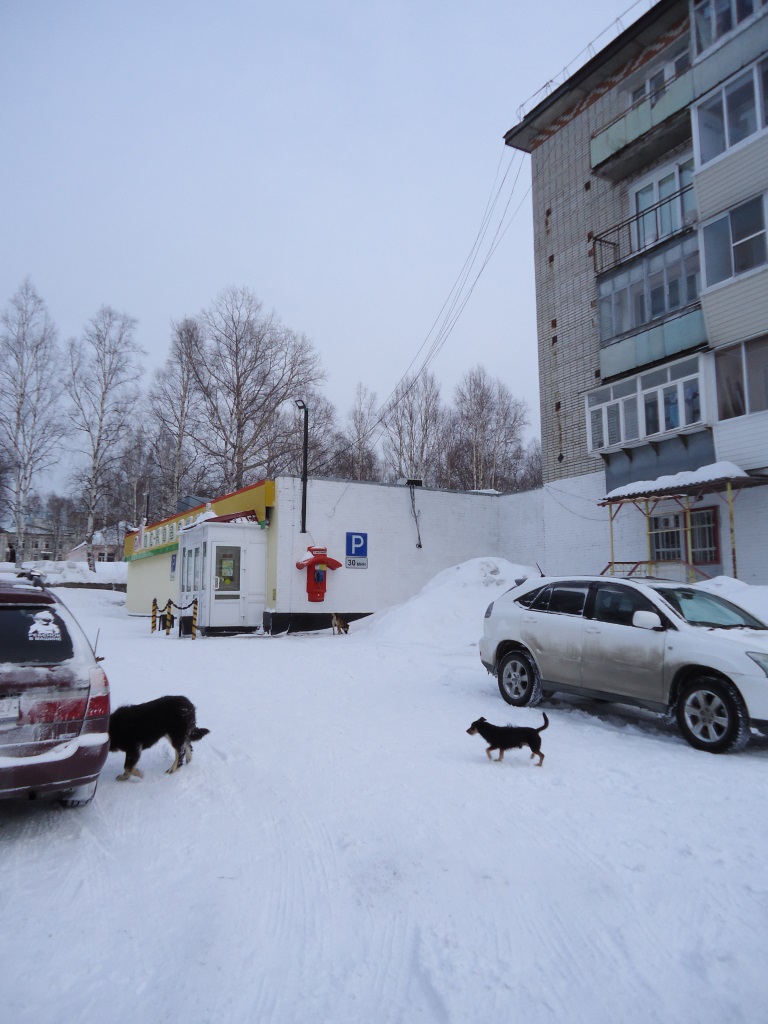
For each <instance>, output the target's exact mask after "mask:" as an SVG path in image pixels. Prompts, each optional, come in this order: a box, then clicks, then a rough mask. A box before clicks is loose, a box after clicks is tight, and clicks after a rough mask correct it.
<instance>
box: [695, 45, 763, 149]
mask: <svg viewBox="0 0 768 1024" xmlns="http://www.w3.org/2000/svg"><path fill="white" fill-rule="evenodd" d="M694 121H695V123H696V125H697V128H698V133H697V134H698V159H699V164H706V163H707V162H708V161H710V160H714V158H715V157H716V156H719V155H720V154H721V153H724V152H725V151H726V149H730V148H731V147H732V146H737V145H738V144H739V143H740V142H743V141H744V140H745V139H748V138H750V137H751V136H752V135H754V134H755V133H756V132H758V131H762V129H764V128H765V127H766V125H768V60H763V61H761V62H760V63H759V64H754V65H753V66H752V67H751V68H750V69H749V70H748V71H745V72H743V73H742V74H740V75H739V76H738V78H735V79H733V81H731V82H729V83H728V84H727V85H725V86H723V88H721V89H718V91H717V92H716V93H715V94H714V95H713V96H709V97H708V98H707V99H706V100H704V102H703V103H700V104H699V106H698V107H697V108H696V114H695V118H694Z"/></svg>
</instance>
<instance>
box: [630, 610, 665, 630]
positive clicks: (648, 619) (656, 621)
mask: <svg viewBox="0 0 768 1024" xmlns="http://www.w3.org/2000/svg"><path fill="white" fill-rule="evenodd" d="M632 625H633V626H637V628H638V629H661V618H660V616H658V615H657V614H656V612H646V611H643V610H642V609H641V610H640V611H637V612H635V614H634V615H633V616H632Z"/></svg>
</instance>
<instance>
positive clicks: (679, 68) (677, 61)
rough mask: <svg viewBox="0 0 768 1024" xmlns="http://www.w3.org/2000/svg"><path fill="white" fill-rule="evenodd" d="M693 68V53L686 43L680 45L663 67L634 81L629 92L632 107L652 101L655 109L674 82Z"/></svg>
mask: <svg viewBox="0 0 768 1024" xmlns="http://www.w3.org/2000/svg"><path fill="white" fill-rule="evenodd" d="M690 66H691V53H690V49H689V46H688V41H687V37H686V42H685V44H684V45H682V46H680V45H678V47H677V49H676V50H675V51H674V52H673V53H672V55H671V56H670V57H669V59H668V60H666V61H665V62H664V63H663V64H661V65H658V64H657V65H655V66H654V67H652V68H651V69H650V70H649V71H648V72H647V73H646V74H645V75H644V77H643V78H642V80H638V79H634V82H633V83H632V85H631V87H630V91H629V100H630V103H631V105H632V106H635V104H637V103H642V102H643V100H645V99H650V101H651V106H652V107H655V106H656V104H657V103H658V102H659V100H660V99H661V97H662V96H663V95H664V93H665V92H666V91H667V89H668V88H669V86H670V85H671V84H672V82H673V81H674V80H675V79H676V78H678V77H679V76H680V75H682V74H683V73H684V72H686V71H687V70H688V68H689V67H690Z"/></svg>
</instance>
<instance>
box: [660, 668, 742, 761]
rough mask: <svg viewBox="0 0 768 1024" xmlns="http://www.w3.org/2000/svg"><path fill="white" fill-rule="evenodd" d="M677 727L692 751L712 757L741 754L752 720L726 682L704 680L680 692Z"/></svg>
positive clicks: (737, 695) (699, 680)
mask: <svg viewBox="0 0 768 1024" xmlns="http://www.w3.org/2000/svg"><path fill="white" fill-rule="evenodd" d="M677 724H678V727H679V729H680V732H681V733H682V734H683V737H684V739H686V740H687V741H688V742H689V743H690V744H691V746H692V747H696V749H697V750H707V751H709V753H710V754H724V753H726V752H727V751H733V750H741V748H742V747H744V746H745V745H746V743H747V740H748V739H749V719H748V717H747V712H746V709H745V707H744V702H743V701H742V699H741V696H740V694H739V692H738V691H737V690H736V688H735V687H734V686H733V685H731V683H729V682H726V680H724V679H715V678H711V677H706V676H701V677H699V678H698V679H694V680H693V681H692V682H690V683H686V685H685V686H684V687H683V688H682V690H681V691H680V696H679V697H678V699H677Z"/></svg>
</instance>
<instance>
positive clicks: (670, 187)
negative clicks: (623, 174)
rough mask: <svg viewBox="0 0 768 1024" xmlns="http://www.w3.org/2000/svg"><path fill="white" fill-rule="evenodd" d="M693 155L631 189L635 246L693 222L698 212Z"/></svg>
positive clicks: (654, 239) (643, 244) (667, 166)
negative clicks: (694, 192)
mask: <svg viewBox="0 0 768 1024" xmlns="http://www.w3.org/2000/svg"><path fill="white" fill-rule="evenodd" d="M692 184H693V157H687V158H686V159H684V160H681V161H679V162H678V163H676V164H673V165H671V166H670V165H669V164H667V165H666V166H665V167H662V168H659V169H658V170H657V171H655V172H654V174H653V176H652V177H650V178H646V179H644V180H643V181H641V182H639V183H638V184H637V185H635V187H634V188H633V189H632V193H631V196H632V198H631V207H632V216H633V217H634V220H633V222H632V223H633V232H634V237H633V239H632V245H633V248H635V249H645V248H647V247H648V246H649V245H654V244H655V243H656V242H658V241H660V240H661V239H663V238H666V237H668V236H669V235H672V234H674V233H675V232H677V231H679V230H680V229H681V227H684V226H685V225H687V224H690V223H692V221H693V218H694V216H695V213H696V201H695V198H694V194H693V189H692V188H691V187H690V186H691V185H692Z"/></svg>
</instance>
